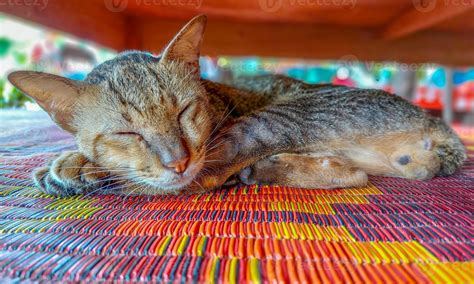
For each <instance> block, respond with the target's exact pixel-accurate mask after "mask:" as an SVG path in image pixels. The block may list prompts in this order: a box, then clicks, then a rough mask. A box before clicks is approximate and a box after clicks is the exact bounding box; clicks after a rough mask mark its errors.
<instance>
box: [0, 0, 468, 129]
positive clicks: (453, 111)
mask: <svg viewBox="0 0 474 284" xmlns="http://www.w3.org/2000/svg"><path fill="white" fill-rule="evenodd" d="M43 1H45V0H43ZM134 1H135V2H133V1H132V2H130V1H126V6H125V8H124V7H123V1H118V0H115V1H112V0H110V1H109V0H105V1H104V2H103V3H102V4H104V5H103V7H105V9H106V11H107V12H108V13H112V15H115V14H122V13H125V12H126V9H127V8H130V7H132V8H133V7H135V6H138V7H142V9H152V8H154V6H156V5H161V7H163V6H164V5H165V4H166V3H167V2H166V1H165V2H163V1H161V2H160V1H158V0H154V1H150V3H148V4H147V2H146V1H143V2H140V1H138V0H134ZM183 1H184V0H183ZM189 1H191V2H192V0H186V1H184V2H186V3H184V2H183V3H181V5H191V4H192V5H195V6H196V7H194V8H195V9H197V10H199V9H203V8H202V7H206V1H205V0H204V3H202V2H193V3H191V2H189ZM196 1H197V0H196ZM262 1H263V0H261V1H257V2H260V3H259V5H260V6H259V8H260V11H263V13H266V14H263V15H270V16H272V15H273V16H275V14H274V12H272V11H270V10H268V9H273V8H274V6H271V5H275V3H277V4H278V3H279V2H278V0H265V1H267V2H265V3H266V4H265V3H264V4H262V3H263V2H262ZM272 1H273V2H272ZM275 1H276V2H275ZM345 1H346V0H345ZM347 1H349V0H347ZM353 1H354V2H351V1H349V2H347V5H350V4H354V5H357V4H358V2H356V0H353ZM33 2H34V1H33ZM33 2H29V3H30V5H27V4H26V2H24V3H23V2H21V0H20V1H17V2H12V3H9V2H8V1H6V2H5V3H2V2H0V11H1V10H2V9H3V10H6V12H7V13H0V109H22V110H27V111H38V110H39V107H38V106H37V105H36V104H34V103H33V102H32V101H31V100H30V99H28V98H27V97H26V96H24V95H23V94H21V93H20V92H19V91H18V90H16V89H15V88H14V87H13V86H12V85H10V84H9V83H8V81H7V80H6V76H7V74H8V73H9V72H11V71H12V70H18V69H27V70H36V71H45V72H50V73H54V74H59V75H62V76H66V77H69V78H72V79H77V80H81V79H83V78H84V77H85V76H86V74H87V73H88V72H89V71H90V70H91V69H92V68H93V67H94V66H96V65H97V64H100V63H101V62H103V61H105V60H108V59H111V58H113V57H114V56H115V55H116V54H117V52H118V51H119V50H122V49H134V48H138V49H146V50H150V51H152V52H155V53H159V52H160V50H159V48H157V47H156V45H159V43H158V42H161V41H162V42H166V41H167V40H168V39H170V38H171V35H172V34H173V33H174V32H176V31H177V30H178V28H179V24H173V25H171V26H172V28H168V25H162V26H163V29H160V28H158V27H155V28H156V29H155V30H153V31H155V33H153V31H150V30H149V28H147V27H149V26H150V25H153V24H152V23H151V22H150V21H152V20H153V17H149V16H148V17H147V18H146V19H145V18H144V19H140V20H141V21H142V22H144V23H145V24H146V27H145V28H143V27H142V28H141V29H140V28H139V30H145V31H146V33H147V34H146V35H145V37H158V38H160V40H158V41H156V40H155V41H153V42H152V43H151V44H150V43H147V42H146V41H145V42H144V41H143V39H142V38H141V37H143V34H142V35H141V36H137V35H136V34H134V33H130V34H128V35H129V36H130V38H131V40H129V41H128V44H127V46H126V47H127V48H115V46H116V45H117V44H116V43H115V42H112V39H109V38H113V36H111V34H106V33H104V31H102V30H101V29H103V27H102V28H101V27H100V26H99V27H98V28H97V30H96V29H95V28H94V26H92V27H93V28H92V29H94V30H95V31H94V32H95V33H96V34H94V33H92V34H90V32H88V31H87V30H90V29H91V23H90V22H91V21H92V22H93V21H94V20H96V19H95V17H94V15H93V14H94V13H97V12H96V11H95V10H94V9H92V12H91V13H92V14H91V15H89V16H87V18H86V20H87V21H88V23H87V24H85V26H84V27H81V26H80V24H81V23H82V22H83V21H84V20H83V19H79V20H80V21H78V22H74V23H69V22H68V21H67V20H64V17H66V16H67V15H63V16H62V18H63V19H62V20H64V23H65V24H64V26H65V28H64V30H65V31H59V30H61V28H59V29H58V27H61V23H57V22H58V21H59V20H57V21H53V22H52V23H51V21H50V20H48V19H46V20H44V21H43V18H44V17H46V18H47V17H49V14H48V13H47V11H48V7H52V5H53V6H54V7H55V6H57V5H60V4H57V3H59V2H57V1H52V0H51V2H52V3H49V5H50V6H46V5H48V1H45V2H41V1H39V0H38V5H39V4H41V3H43V4H44V5H45V6H44V8H43V7H38V5H37V6H35V5H33V4H31V3H33ZM64 2H65V1H63V3H64ZM158 2H159V3H158ZM209 2H213V1H209ZM224 2H226V1H224ZM274 2H275V3H274ZM303 2H304V1H303ZM323 2H324V3H326V4H325V5H327V3H332V2H331V1H326V2H325V1H323ZM323 2H321V3H322V4H321V3H320V4H321V5H323V4H324V3H323ZM343 2H344V1H342V2H341V3H343ZM362 2H364V1H362ZM381 2H383V1H381ZM387 2H392V1H387ZM69 3H72V4H70V5H72V7H70V6H66V8H64V7H59V8H61V9H66V10H65V11H66V12H67V11H68V9H75V11H76V10H77V9H78V8H77V5H80V4H78V3H79V2H77V1H75V0H73V1H71V2H69ZM269 3H270V4H269ZM271 3H273V4H271ZM282 3H283V4H281V3H280V5H281V6H280V7H279V9H280V10H283V9H284V8H285V6H284V5H285V4H284V2H282ZM285 3H286V2H285ZM295 3H296V2H295ZM295 3H293V6H289V7H290V8H291V7H293V8H294V7H295V6H296V4H295ZM308 3H309V2H308ZM416 3H418V2H417V1H416V0H415V1H413V3H410V4H411V5H414V6H411V8H413V7H415V11H416V12H417V13H418V14H421V15H422V16H427V17H430V16H429V13H430V12H431V11H432V10H427V11H425V12H423V11H421V12H420V7H421V9H423V8H424V9H430V6H427V5H430V3H431V2H430V1H428V2H426V3H425V4H423V3H422V2H420V3H422V4H423V5H425V6H420V7H418V8H417V6H416ZM178 4H179V3H178ZM178 4H174V5H178ZM211 4H212V3H211ZM211 4H209V5H211ZM290 4H291V3H290ZM362 4H363V3H362ZM422 4H420V5H422ZM448 4H449V1H445V3H444V4H443V5H445V6H447V5H448ZM21 5H23V6H21ZM61 5H62V4H61ZM61 5H60V6H61ZM74 5H76V6H74ZM197 5H200V6H201V7H197ZM203 5H204V6H203ZM213 5H216V4H213ZM288 5H289V4H288ZM300 5H303V4H300ZM341 5H342V4H341ZM394 5H395V4H394ZM68 7H69V8H68ZM81 7H82V6H81ZM298 7H299V6H298ZM355 7H356V8H357V7H358V6H355ZM59 8H56V9H59ZM167 8H169V7H167ZM188 8H189V7H188ZM198 8H199V9H198ZM277 8H278V7H277ZM299 8H302V7H299ZM338 8H339V9H340V7H338ZM356 8H352V9H351V10H347V11H346V13H348V14H350V13H353V12H354V11H357V9H356ZM442 8H443V9H444V10H446V8H445V7H444V6H443V7H442ZM462 8H463V9H464V10H465V11H461V12H459V13H460V14H463V13H465V12H466V11H468V10H470V8H471V7H470V6H465V7H462ZM265 9H267V10H268V11H265ZM435 9H436V7H435V8H433V10H434V11H435V12H436V13H437V14H439V13H440V12H439V11H438V10H435ZM451 9H452V8H451ZM188 10H189V9H188ZM412 10H413V9H412ZM444 10H443V11H444ZM25 11H26V12H25ZM61 11H62V10H58V11H56V12H55V13H57V12H61ZM101 11H102V10H101ZM401 11H402V12H399V13H398V14H397V15H400V14H401V16H402V17H404V12H403V11H405V10H401ZM450 11H451V13H452V10H450ZM89 12H90V11H88V10H87V9H86V10H83V11H79V10H78V12H77V13H83V14H84V15H88V13H89ZM139 12H140V11H135V14H133V15H134V17H135V18H133V17H132V18H129V19H136V17H137V14H136V13H139ZM279 12H281V11H276V13H277V14H278V13H279ZM140 13H141V12H140ZM190 13H194V11H191V12H190ZM272 13H273V14H272ZM372 13H377V12H374V11H373V12H372ZM423 13H425V14H423ZM459 13H456V14H454V15H451V16H453V17H454V16H456V15H458V14H459ZM164 14H166V11H161V12H159V15H157V17H158V16H159V17H161V18H163V15H164ZM168 14H169V13H168ZM168 14H166V15H168ZM25 15H26V17H25ZM55 15H56V14H55ZM372 15H375V14H372ZM18 16H19V17H18ZM138 16H139V15H138ZM168 16H169V15H168ZM171 16H172V15H171ZM171 16H170V17H171ZM211 16H212V15H211ZM233 17H235V16H233ZM373 17H375V16H372V18H373ZM177 18H178V19H179V21H180V23H182V22H184V21H185V20H184V19H189V18H190V17H188V16H187V15H180V16H179V17H177ZM180 18H183V19H180ZM211 18H212V17H211ZM216 18H217V19H218V20H221V18H222V17H216ZM243 18H244V24H245V25H247V22H249V21H250V22H252V21H251V20H248V19H245V17H243ZM428 19H430V18H428ZM25 20H26V21H25ZM62 20H61V21H62ZM234 20H235V19H234ZM303 20H304V18H303ZM81 21H82V22H81ZM163 21H165V22H166V21H168V20H167V18H166V17H164V20H163ZM169 21H170V22H173V21H175V20H174V18H173V19H172V20H171V19H170V20H169ZM354 21H359V20H358V19H357V18H355V19H354ZM393 21H395V22H396V21H397V19H396V18H395V19H394V20H393ZM36 22H40V23H36ZM43 22H44V23H45V25H43ZM270 22H271V21H270ZM133 23H134V21H131V20H128V21H127V22H126V26H131V27H132V28H135V29H136V24H133ZM263 23H264V24H265V25H268V24H267V21H263ZM277 24H281V23H277ZM409 24H410V23H408V25H409ZM416 24H417V23H415V27H416ZM71 25H73V26H72V28H71V27H70V26H71ZM209 25H213V22H212V21H210V23H209ZM405 25H406V21H405ZM418 25H419V23H418ZM117 26H118V24H117ZM51 27H52V28H51ZM297 27H298V26H297ZM395 27H396V25H395ZM113 28H115V26H114V27H113ZM165 28H166V32H165ZM282 28H283V27H282ZM332 29H333V28H332V27H331V28H329V29H328V30H329V32H333V30H332ZM243 30H244V31H245V29H243ZM393 30H395V31H393ZM145 31H144V32H145ZM157 31H158V33H159V35H157V34H156V32H157ZM161 31H163V32H161ZM69 32H71V33H69ZM295 32H296V33H298V32H299V31H297V30H296V31H295ZM386 32H387V31H386ZM390 32H392V33H394V34H395V37H398V36H399V35H398V34H399V33H400V29H398V30H397V29H394V28H390V26H389V27H388V33H390ZM402 32H403V28H402ZM446 32H447V31H444V33H446ZM449 32H451V31H449ZM209 33H210V34H211V35H210V36H209V37H211V39H210V41H211V42H210V43H209V44H213V42H212V41H213V40H214V41H215V39H214V38H215V37H216V34H217V33H218V37H219V38H225V37H226V36H227V35H228V36H229V37H231V38H235V37H236V36H237V40H238V39H239V37H240V38H243V39H244V40H243V43H242V46H241V48H242V49H243V50H244V52H242V54H239V52H234V50H235V48H236V47H233V48H230V49H228V50H224V51H223V54H222V55H220V54H216V51H214V50H213V49H212V50H210V51H209V52H208V53H209V54H210V55H206V52H205V51H206V49H204V52H203V54H204V55H203V57H202V58H201V71H202V77H203V78H206V79H210V80H214V81H219V82H223V83H226V82H230V81H232V80H233V79H234V78H236V77H239V76H251V75H257V74H269V73H278V74H284V75H287V76H290V77H293V78H296V79H299V80H303V81H305V82H308V83H332V84H336V85H346V86H353V87H360V88H377V89H383V90H386V91H388V92H391V93H394V94H396V95H399V96H402V97H404V98H406V99H408V100H410V101H411V102H413V103H414V104H416V105H418V106H420V107H422V108H425V109H427V110H428V111H429V112H431V113H432V114H434V115H437V116H443V117H444V118H445V120H447V121H448V122H449V123H454V124H456V125H465V126H474V68H473V67H470V65H471V61H470V60H471V59H470V60H466V64H463V63H464V62H462V59H463V54H462V53H463V52H465V53H466V58H472V49H473V48H474V46H470V45H467V46H470V47H468V48H464V49H465V50H462V47H463V46H462V45H461V46H456V43H453V46H455V47H456V50H447V51H446V52H447V53H450V52H451V53H454V52H455V53H456V54H455V57H449V56H450V55H449V54H448V55H447V56H446V58H444V57H443V56H444V55H443V54H442V53H435V54H433V52H432V50H433V48H440V49H443V48H446V46H443V45H440V46H439V47H438V46H426V58H423V56H424V53H423V46H421V47H420V44H419V43H418V42H416V41H415V45H416V49H415V48H414V49H413V54H414V55H413V56H411V55H410V54H408V55H405V54H404V53H406V52H407V51H406V50H405V48H402V51H400V52H399V53H400V54H401V55H400V54H399V53H397V52H398V51H397V44H396V43H390V42H389V44H388V45H387V46H391V45H392V44H393V46H394V49H395V52H394V53H392V54H390V53H388V56H386V55H385V54H382V52H381V55H379V54H378V53H377V54H376V55H374V56H372V55H371V54H369V53H367V54H365V53H363V52H362V55H360V54H359V53H360V47H358V46H356V47H355V48H354V53H349V52H341V51H337V52H334V54H337V55H336V56H335V55H334V54H326V53H324V52H323V54H322V56H321V58H318V54H317V52H318V51H314V53H315V54H311V55H310V56H308V52H306V51H304V52H302V53H301V52H300V53H298V52H296V53H295V56H285V55H288V54H291V50H289V51H282V50H280V49H281V47H279V46H278V43H276V44H275V51H276V52H274V54H275V55H276V56H272V52H262V51H261V50H259V49H258V48H256V49H255V54H252V49H251V47H249V46H248V45H246V44H245V41H247V42H248V39H245V36H246V35H245V32H242V33H243V34H237V35H236V34H235V32H233V31H229V32H228V34H227V33H226V30H225V29H221V30H212V31H210V32H209ZM287 33H292V32H291V31H285V30H284V31H283V32H282V40H285V38H284V35H285V34H287ZM264 34H265V33H263V35H264ZM82 35H85V36H84V38H85V39H81V37H82ZM314 36H315V37H316V36H320V35H319V34H315V35H314ZM402 36H404V35H403V34H402ZM462 36H463V37H465V38H470V39H472V36H473V33H472V32H468V33H465V32H464V33H463V35H462ZM250 37H252V36H250ZM350 37H351V36H348V40H349V41H350V40H351V39H350ZM389 37H393V35H391V34H389ZM432 37H435V35H433V36H431V37H430V39H431V38H432ZM98 38H99V39H100V40H94V39H98ZM161 38H163V40H161ZM103 39H105V40H103ZM234 40H235V39H234ZM263 40H265V39H263ZM271 40H274V38H273V37H271V38H269V39H268V41H265V44H266V45H267V46H266V48H267V49H268V46H269V45H270V46H271V45H272V43H271V42H270V43H269V41H271ZM361 40H362V41H363V40H364V39H361ZM205 41H206V39H205ZM224 41H225V40H224ZM288 41H290V43H291V44H293V45H296V46H299V47H298V48H299V49H298V50H301V49H304V47H305V43H299V42H292V41H291V39H288ZM320 41H321V42H322V43H324V41H325V38H321V39H320ZM443 41H444V40H443ZM426 42H427V43H429V42H430V41H426ZM331 44H332V45H333V43H331ZM339 44H342V45H344V44H345V43H344V42H342V43H339ZM369 44H370V41H369V42H368V43H367V45H369ZM444 44H445V43H444ZM349 45H350V43H349ZM129 47H130V48H129ZM147 47H148V48H147ZM237 48H238V46H237ZM308 48H310V47H308ZM381 48H383V47H378V49H379V50H380V49H381ZM398 48H399V49H400V47H398ZM347 50H349V51H350V50H351V48H350V46H349V47H348V48H347ZM369 52H371V51H370V50H369ZM384 52H385V51H384ZM233 53H236V54H233ZM408 53H409V51H408ZM459 53H461V54H459ZM225 54H230V55H228V56H225ZM417 54H421V58H420V56H418V55H417ZM440 54H441V55H440ZM259 55H260V56H259ZM298 56H301V59H299V58H298ZM430 56H431V57H432V59H433V60H432V61H430V60H429V58H431V57H430ZM367 58H368V59H370V58H375V59H377V58H381V59H384V58H387V60H366V59H367ZM392 58H394V59H392ZM398 58H400V59H401V60H397V59H398ZM405 58H408V60H405ZM411 58H414V60H410V59H411ZM410 61H413V62H412V63H399V62H410ZM443 61H446V62H447V63H453V64H442V63H444V62H443ZM460 61H461V64H460ZM432 62H433V63H432ZM434 62H438V63H434ZM439 62H441V63H439ZM441 64H442V65H441ZM472 65H474V64H472ZM447 66H449V67H447Z"/></svg>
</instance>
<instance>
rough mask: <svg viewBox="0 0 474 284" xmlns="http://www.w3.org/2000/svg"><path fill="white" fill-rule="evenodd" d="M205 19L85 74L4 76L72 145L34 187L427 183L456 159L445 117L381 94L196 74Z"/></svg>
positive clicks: (459, 157) (166, 189)
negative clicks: (231, 82) (158, 45)
mask: <svg viewBox="0 0 474 284" xmlns="http://www.w3.org/2000/svg"><path fill="white" fill-rule="evenodd" d="M205 24H206V17H205V16H198V17H196V18H194V19H193V20H191V21H190V22H189V23H188V24H187V25H186V26H185V27H184V28H183V29H182V30H181V31H180V32H179V33H178V34H177V35H176V36H175V38H174V39H173V40H172V41H171V42H170V43H169V44H168V46H167V47H166V48H165V49H164V51H163V53H162V54H161V56H153V55H151V54H149V53H144V52H135V51H134V52H126V53H123V54H120V55H119V56H117V57H116V58H115V59H113V60H110V61H107V62H105V63H103V64H101V65H99V66H98V67H96V68H95V69H94V70H93V71H92V72H91V73H90V74H89V75H88V76H87V78H86V79H85V80H84V81H73V80H69V79H66V78H62V77H59V76H55V75H51V74H46V73H40V72H28V71H19V72H13V73H12V74H10V75H9V80H10V82H12V83H13V84H14V85H15V86H16V87H18V88H19V89H20V90H21V91H23V92H24V93H26V94H27V95H29V96H30V97H32V98H33V99H34V100H36V102H38V104H39V105H40V106H41V107H42V108H43V109H44V110H45V111H47V112H48V113H49V115H50V116H51V118H52V119H53V120H54V121H55V122H56V123H57V124H58V125H59V126H60V127H62V128H63V129H64V130H66V131H69V132H70V133H72V134H73V135H74V136H75V138H76V141H77V145H78V150H77V151H74V152H68V153H63V154H62V155H60V156H59V157H58V158H57V159H56V160H54V161H53V162H52V163H51V165H50V166H49V167H46V168H40V169H38V170H37V171H36V173H35V175H34V179H35V181H36V183H37V184H38V185H39V186H40V187H41V188H42V189H43V190H44V191H45V192H47V193H50V194H55V195H60V196H65V195H71V194H78V193H88V192H89V193H92V192H97V191H102V192H122V193H128V194H161V193H177V192H181V191H183V190H188V191H195V190H208V189H211V188H215V187H218V186H221V185H222V184H224V183H225V182H226V181H228V180H229V179H231V178H235V179H238V180H240V181H241V182H243V183H246V184H252V183H266V184H280V185H287V186H295V187H304V188H327V189H331V188H343V187H354V186H363V185H365V184H366V183H367V175H368V174H369V175H380V176H393V177H402V178H407V179H414V180H428V179H431V178H432V177H434V176H435V175H440V176H444V175H450V174H452V173H454V172H455V170H456V169H457V168H458V167H459V166H460V165H461V164H462V163H463V161H464V160H465V159H466V154H465V149H464V147H463V145H462V143H461V142H460V140H459V138H458V137H457V136H456V134H454V133H453V131H452V130H451V129H450V128H449V127H448V126H447V125H445V124H444V123H443V122H442V121H440V120H439V119H437V118H433V117H430V116H429V115H427V114H425V113H424V112H423V111H422V110H421V109H419V108H417V107H415V106H413V105H411V104H410V103H408V102H407V101H405V100H403V99H401V98H400V97H398V96H394V95H390V94H388V93H386V92H384V91H381V90H363V89H356V88H348V87H343V86H331V85H310V84H305V83H303V82H300V81H297V80H293V79H290V78H287V77H284V76H276V75H273V76H261V77H253V78H246V79H242V80H240V81H238V82H236V83H235V86H227V85H222V84H218V83H215V82H211V81H208V80H203V79H201V78H200V76H199V55H200V45H201V41H202V38H203V33H204V28H205Z"/></svg>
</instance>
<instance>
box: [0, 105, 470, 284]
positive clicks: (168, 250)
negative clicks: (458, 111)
mask: <svg viewBox="0 0 474 284" xmlns="http://www.w3.org/2000/svg"><path fill="white" fill-rule="evenodd" d="M9 117H12V116H11V114H10V116H9ZM0 119H2V117H1V116H0ZM3 119H4V118H3ZM43 119H44V118H43V117H41V118H35V119H31V118H30V120H28V119H26V121H23V120H21V119H19V118H18V119H17V120H15V121H14V123H15V125H16V126H15V131H13V130H12V129H11V128H8V127H7V126H5V124H4V125H3V126H0V130H1V131H2V133H1V135H0V282H2V281H3V282H15V281H27V282H36V281H38V282H61V283H62V282H79V281H83V282H120V283H122V282H173V283H175V282H176V283H179V282H181V283H185V282H186V283H187V282H199V283H212V282H228V283H238V282H240V283H247V282H254V283H259V282H262V283H276V282H277V281H278V282H291V283H394V282H403V283H414V282H420V283H474V262H473V259H474V248H473V243H472V242H473V236H474V229H473V223H474V222H473V209H474V202H473V196H474V157H473V150H474V147H472V146H469V149H470V151H471V152H470V160H469V162H468V163H467V164H466V166H465V167H464V168H463V170H462V171H461V172H460V173H458V174H456V175H455V176H452V177H448V178H436V179H434V180H432V181H430V182H412V181H406V180H402V179H393V178H371V182H370V185H369V186H368V187H366V188H354V189H346V190H320V189H314V190H302V189H295V188H286V187H279V186H250V187H236V188H230V189H221V190H217V191H214V192H211V193H208V194H201V195H181V196H153V197H125V196H112V195H106V196H88V197H84V196H76V197H72V198H62V199H58V198H55V197H52V196H47V195H45V194H42V193H40V192H39V191H38V190H37V189H36V188H34V187H33V185H32V183H31V180H30V172H31V171H32V170H33V169H34V168H35V167H38V166H41V165H43V164H45V163H46V162H47V161H48V160H49V159H51V158H52V157H53V156H54V154H55V153H57V152H60V151H62V150H65V149H71V148H73V147H74V144H73V140H72V139H71V137H69V136H68V135H65V134H64V133H63V132H60V131H59V130H58V129H57V128H55V127H53V126H43V127H31V125H33V124H34V125H45V123H46V122H45V121H46V120H43ZM3 121H6V120H5V119H4V120H3ZM19 121H23V122H24V123H20V122H19ZM10 123H12V122H10ZM466 131H467V132H469V131H468V130H466ZM461 132H462V131H461ZM466 136H470V135H466ZM467 138H469V137H467Z"/></svg>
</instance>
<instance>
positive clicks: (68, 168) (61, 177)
mask: <svg viewBox="0 0 474 284" xmlns="http://www.w3.org/2000/svg"><path fill="white" fill-rule="evenodd" d="M108 175H109V173H108V171H107V170H106V169H104V168H102V167H99V166H97V165H96V164H94V163H93V162H91V161H89V159H87V157H85V156H84V155H83V154H81V153H79V152H76V151H74V152H64V153H62V154H61V155H60V156H59V157H57V158H56V159H55V160H53V162H52V163H51V165H50V166H49V167H42V168H39V169H37V170H36V171H35V172H34V174H33V179H34V182H35V184H36V185H37V186H38V187H39V188H40V189H41V190H42V191H43V192H45V193H47V194H51V195H55V196H71V195H75V194H84V193H87V192H89V191H91V190H97V189H98V188H101V187H102V186H103V185H104V182H103V179H104V178H105V177H107V176H108Z"/></svg>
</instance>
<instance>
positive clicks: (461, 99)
mask: <svg viewBox="0 0 474 284" xmlns="http://www.w3.org/2000/svg"><path fill="white" fill-rule="evenodd" d="M443 96H444V90H443V89H440V88H437V87H434V86H419V87H418V88H417V89H416V96H415V101H414V103H415V104H416V105H418V106H420V107H422V108H426V109H433V110H441V109H442V108H443ZM453 108H454V110H455V111H458V112H470V111H474V82H472V81H471V82H466V83H464V84H461V85H458V86H455V87H454V93H453Z"/></svg>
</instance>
